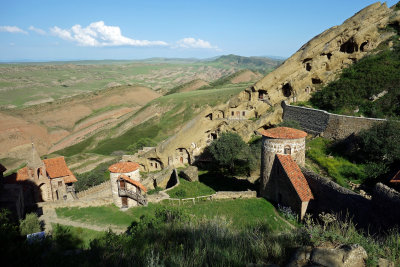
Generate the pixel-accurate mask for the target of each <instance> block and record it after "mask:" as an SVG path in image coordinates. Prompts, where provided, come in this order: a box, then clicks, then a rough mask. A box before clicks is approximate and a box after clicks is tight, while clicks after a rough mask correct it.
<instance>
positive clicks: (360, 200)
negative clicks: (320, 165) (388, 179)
mask: <svg viewBox="0 0 400 267" xmlns="http://www.w3.org/2000/svg"><path fill="white" fill-rule="evenodd" d="M302 172H303V174H304V176H305V178H306V179H307V182H308V184H309V186H310V188H311V191H312V193H313V194H314V200H311V201H310V203H309V206H308V211H307V212H309V213H314V214H318V213H321V212H329V213H336V214H341V215H343V216H346V215H348V216H349V218H352V220H353V221H354V222H355V223H356V224H357V225H358V226H361V227H366V228H368V227H370V226H373V225H374V226H376V227H377V229H388V228H391V227H393V226H395V225H400V210H399V209H398V208H397V207H399V205H400V193H399V192H397V191H395V190H393V189H391V188H389V187H387V186H385V185H383V184H381V183H378V184H377V185H376V186H375V189H374V193H373V195H372V199H367V198H364V197H363V196H361V195H359V194H357V193H355V192H353V191H351V190H349V189H346V188H344V187H342V186H340V185H338V184H336V183H335V182H333V181H331V180H330V179H328V178H325V177H321V176H320V175H318V174H316V173H314V172H312V171H309V170H306V169H304V168H303V169H302Z"/></svg>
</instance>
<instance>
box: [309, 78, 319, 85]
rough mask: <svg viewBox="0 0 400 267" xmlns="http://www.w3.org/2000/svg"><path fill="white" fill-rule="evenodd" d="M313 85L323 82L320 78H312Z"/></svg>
mask: <svg viewBox="0 0 400 267" xmlns="http://www.w3.org/2000/svg"><path fill="white" fill-rule="evenodd" d="M311 82H312V84H321V83H322V80H321V79H320V78H311Z"/></svg>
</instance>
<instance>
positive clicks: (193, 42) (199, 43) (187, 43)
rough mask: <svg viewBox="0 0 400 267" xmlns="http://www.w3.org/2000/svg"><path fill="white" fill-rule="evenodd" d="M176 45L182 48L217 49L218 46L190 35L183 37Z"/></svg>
mask: <svg viewBox="0 0 400 267" xmlns="http://www.w3.org/2000/svg"><path fill="white" fill-rule="evenodd" d="M176 43H177V45H178V47H182V48H205V49H217V50H219V48H218V47H217V46H213V45H211V44H210V42H207V41H204V40H201V39H195V38H192V37H187V38H183V39H181V40H179V41H177V42H176Z"/></svg>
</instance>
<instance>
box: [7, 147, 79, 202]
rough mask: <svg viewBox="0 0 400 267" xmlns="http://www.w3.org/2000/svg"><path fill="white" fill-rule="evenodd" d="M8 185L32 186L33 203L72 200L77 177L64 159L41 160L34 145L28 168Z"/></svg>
mask: <svg viewBox="0 0 400 267" xmlns="http://www.w3.org/2000/svg"><path fill="white" fill-rule="evenodd" d="M7 182H8V183H17V184H19V183H20V184H25V185H28V186H29V185H30V187H31V189H32V190H33V201H34V202H41V201H56V200H62V199H63V200H68V199H70V200H72V199H74V198H75V197H76V196H75V189H74V183H75V182H77V179H76V177H75V176H74V174H73V173H72V172H71V170H70V169H69V168H68V166H67V164H66V163H65V159H64V157H57V158H51V159H44V160H41V159H40V157H39V154H38V153H37V151H36V149H35V148H34V146H33V144H32V152H31V157H30V159H29V160H28V162H27V166H26V167H24V168H22V169H19V170H18V172H17V175H16V176H15V177H13V179H12V181H11V180H9V181H7Z"/></svg>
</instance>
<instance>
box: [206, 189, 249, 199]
mask: <svg viewBox="0 0 400 267" xmlns="http://www.w3.org/2000/svg"><path fill="white" fill-rule="evenodd" d="M256 197H257V192H256V191H250V190H248V191H218V192H217V193H215V194H214V195H213V199H237V198H256Z"/></svg>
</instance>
